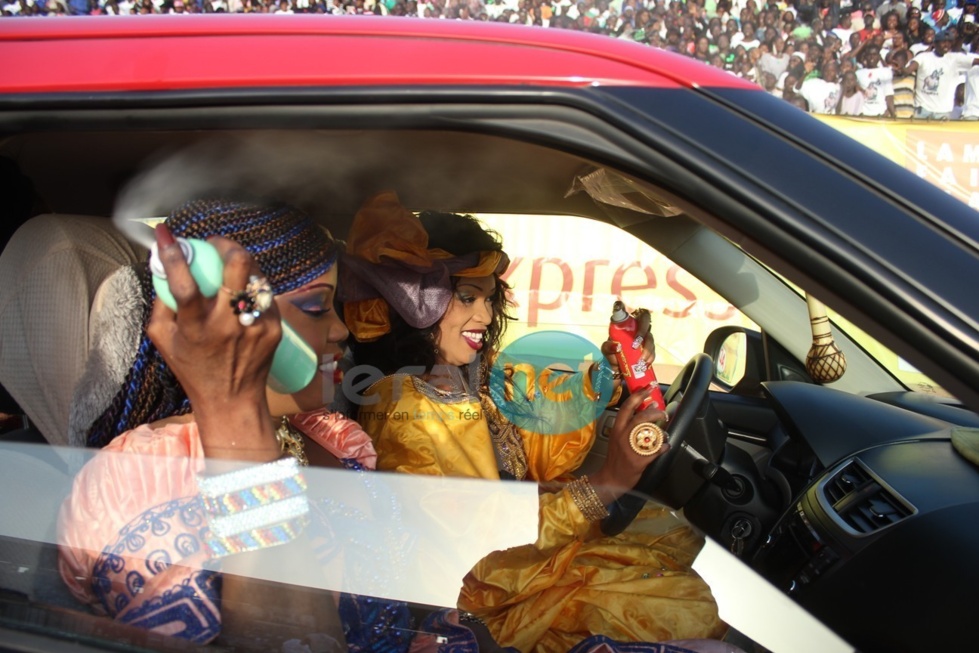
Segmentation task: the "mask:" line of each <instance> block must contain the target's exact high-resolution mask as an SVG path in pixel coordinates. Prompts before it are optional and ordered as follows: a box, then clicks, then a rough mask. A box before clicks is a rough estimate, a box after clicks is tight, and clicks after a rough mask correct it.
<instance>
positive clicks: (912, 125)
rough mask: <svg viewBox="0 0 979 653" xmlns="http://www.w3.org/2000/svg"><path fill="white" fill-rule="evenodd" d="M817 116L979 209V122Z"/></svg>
mask: <svg viewBox="0 0 979 653" xmlns="http://www.w3.org/2000/svg"><path fill="white" fill-rule="evenodd" d="M815 117H816V118H818V119H819V120H822V121H823V122H825V123H826V124H828V125H830V126H831V127H834V128H835V129H838V130H839V131H841V132H843V133H844V134H846V135H847V136H849V137H850V138H852V139H854V140H856V141H859V142H860V143H862V144H863V145H866V146H867V147H869V148H870V149H872V150H875V151H877V152H879V153H880V154H882V155H884V156H886V157H887V158H888V159H890V160H891V161H894V162H895V163H897V164H898V165H900V166H903V167H904V168H906V169H908V170H910V171H911V172H913V173H915V174H916V175H918V176H919V177H921V178H922V179H926V180H928V181H930V182H931V183H933V184H935V185H936V186H938V187H939V188H942V189H944V190H945V191H946V192H948V193H950V194H951V195H953V196H955V197H957V198H958V199H960V200H962V201H963V202H965V203H966V204H968V205H969V206H971V207H972V208H974V209H979V121H949V122H926V121H920V120H880V119H873V118H851V117H847V116H820V115H817V116H815Z"/></svg>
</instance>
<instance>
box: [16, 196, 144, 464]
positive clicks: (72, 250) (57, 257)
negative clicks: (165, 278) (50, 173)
mask: <svg viewBox="0 0 979 653" xmlns="http://www.w3.org/2000/svg"><path fill="white" fill-rule="evenodd" d="M145 258H146V250H145V249H144V248H143V247H141V246H139V245H137V244H134V243H132V242H131V241H129V240H128V239H127V238H126V237H124V236H123V235H122V233H121V232H119V231H118V230H117V229H116V228H115V227H114V226H113V224H112V222H111V221H110V220H109V219H107V218H100V217H90V216H77V215H57V214H46V215H39V216H36V217H34V218H31V219H30V220H28V221H27V222H26V223H24V225H23V226H21V227H20V229H18V230H17V231H16V233H14V235H13V236H12V237H11V239H10V242H9V243H8V244H7V246H6V247H5V248H4V251H3V252H2V254H0V384H2V385H3V387H4V388H6V389H7V391H8V392H9V393H10V395H11V396H12V397H13V398H14V400H15V401H16V402H17V403H18V404H19V405H20V406H21V408H22V409H23V410H24V412H25V413H26V415H27V417H28V418H29V419H30V420H31V422H32V423H33V424H34V426H36V427H37V428H38V429H39V430H40V432H41V434H42V435H43V436H44V438H45V439H46V440H47V441H48V442H49V443H50V444H56V445H68V444H80V443H79V442H77V441H76V442H69V437H68V432H69V431H68V417H69V411H70V406H71V403H72V395H73V392H74V391H75V386H76V384H77V383H78V381H79V379H80V378H81V377H82V374H83V372H84V370H85V363H86V360H87V358H88V353H89V348H90V344H91V342H90V340H91V335H92V328H91V316H92V314H93V310H92V309H93V305H94V303H95V301H96V294H97V291H98V290H99V288H100V286H101V285H102V283H103V281H105V280H106V278H107V277H109V275H110V274H111V273H112V272H114V271H115V270H117V269H118V268H120V267H122V266H126V265H130V264H133V263H136V262H138V261H141V260H145Z"/></svg>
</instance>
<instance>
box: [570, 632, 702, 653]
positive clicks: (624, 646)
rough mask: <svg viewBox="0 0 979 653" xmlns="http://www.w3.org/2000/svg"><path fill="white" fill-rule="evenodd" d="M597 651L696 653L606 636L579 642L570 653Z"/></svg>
mask: <svg viewBox="0 0 979 653" xmlns="http://www.w3.org/2000/svg"><path fill="white" fill-rule="evenodd" d="M596 649H597V650H598V651H601V652H602V653H696V651H691V650H690V649H688V648H683V647H681V646H673V645H672V644H669V643H662V644H656V643H644V642H616V641H615V640H612V639H609V638H608V637H605V636H604V635H592V636H591V637H589V638H588V639H585V640H582V641H580V642H578V644H577V645H576V646H575V647H574V648H572V649H571V650H570V651H568V653H589V652H591V651H595V650H596Z"/></svg>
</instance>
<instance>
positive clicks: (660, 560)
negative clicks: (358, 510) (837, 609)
mask: <svg viewBox="0 0 979 653" xmlns="http://www.w3.org/2000/svg"><path fill="white" fill-rule="evenodd" d="M507 263H508V261H507V257H506V254H505V253H504V252H503V250H502V246H501V244H500V243H499V242H498V240H496V238H495V237H494V236H493V235H492V234H490V233H487V232H486V231H485V230H483V229H482V227H481V226H480V225H479V223H478V222H477V221H476V220H474V219H473V218H471V217H469V216H459V215H454V214H438V213H422V214H420V215H419V216H417V217H416V216H415V215H414V214H413V213H411V212H410V211H408V210H407V209H406V208H405V207H403V206H402V205H401V204H400V202H399V200H398V198H397V196H396V195H395V194H394V193H391V192H388V193H382V194H380V195H378V196H376V197H373V198H371V199H370V200H369V201H368V202H367V203H366V204H365V205H364V206H363V207H362V209H361V210H360V212H359V213H358V215H357V217H356V218H355V221H354V225H353V227H352V230H351V233H350V236H349V239H348V244H347V250H346V254H345V256H344V258H343V267H342V270H341V275H342V279H341V284H340V297H341V300H342V301H343V302H344V319H345V321H346V323H347V325H348V327H349V328H350V330H351V334H352V335H353V336H354V338H355V340H354V342H352V344H351V347H352V350H353V353H354V359H355V362H356V364H357V365H358V366H360V365H367V366H373V367H376V368H377V369H378V370H379V371H380V372H381V373H382V374H383V375H384V376H383V378H381V379H380V380H378V381H377V382H375V383H374V384H373V385H372V386H371V387H370V388H369V389H368V390H367V391H365V393H364V396H363V397H361V398H360V399H357V398H355V400H357V401H360V403H361V404H362V405H361V409H360V412H359V416H360V419H359V421H360V422H361V424H362V426H363V427H364V429H365V430H366V431H367V432H368V433H369V434H370V436H371V437H372V439H373V441H374V446H375V449H376V451H377V456H378V458H377V468H378V469H379V470H392V471H399V472H405V473H409V474H430V475H444V476H462V477H472V478H482V479H494V480H499V479H505V478H513V479H517V480H530V481H536V482H538V483H540V484H542V486H541V487H542V492H541V494H540V498H539V502H540V503H539V531H538V539H537V541H536V542H534V543H532V544H527V545H526V546H521V547H517V548H514V549H510V550H507V551H501V552H496V553H493V554H491V555H490V556H488V557H487V558H485V559H483V560H482V561H481V562H480V563H479V564H477V565H476V567H475V568H474V569H473V570H472V571H471V572H470V573H469V575H468V576H467V577H466V578H465V580H464V582H463V587H462V593H461V595H460V598H459V607H460V608H462V609H464V610H466V611H468V612H470V613H472V614H474V615H475V618H479V619H482V620H483V621H484V622H485V623H486V625H487V626H488V628H489V630H490V632H491V633H492V635H493V637H494V638H495V639H496V641H498V642H500V643H501V644H503V645H506V646H512V647H514V648H516V649H518V650H520V651H524V652H529V651H548V652H551V651H553V652H562V653H563V652H564V651H568V650H571V649H572V648H574V650H575V651H576V652H577V651H585V650H593V649H594V650H602V649H601V647H603V646H604V647H606V648H605V649H604V650H615V644H614V641H625V642H665V641H668V640H672V644H671V645H672V646H684V644H683V643H681V642H679V641H676V640H691V639H701V638H718V637H720V636H722V635H723V634H724V632H725V631H726V626H725V625H724V624H723V623H722V622H721V620H720V619H719V618H718V614H717V608H716V605H715V603H714V600H713V598H712V597H711V594H710V590H709V588H708V587H707V585H706V584H705V583H704V582H703V580H701V579H700V578H699V577H698V576H697V575H696V574H695V573H694V572H693V571H692V570H691V568H690V565H691V563H692V561H693V559H694V557H695V556H696V554H697V552H698V551H699V549H700V546H701V545H702V540H701V539H700V538H699V537H698V536H696V535H695V534H694V533H693V532H692V531H691V530H690V529H689V528H687V527H685V526H683V525H681V524H680V523H679V522H677V521H676V520H674V519H673V518H672V517H671V516H670V515H669V514H668V512H667V511H665V510H661V509H655V508H647V509H646V511H645V512H644V514H642V515H641V516H640V519H639V520H637V522H636V523H634V524H633V527H632V528H630V529H629V530H627V531H626V532H625V533H623V534H622V535H620V536H617V537H614V538H611V537H604V536H602V534H601V533H600V532H599V530H598V521H600V520H601V519H603V518H604V517H605V516H607V514H608V512H607V509H606V506H607V505H609V504H610V503H612V502H613V501H614V500H615V499H616V498H618V497H619V496H621V495H622V494H623V493H624V492H626V491H628V490H629V489H631V488H632V487H633V486H634V485H635V483H636V482H637V481H638V479H639V477H640V475H641V474H642V472H643V470H644V469H645V467H646V465H647V464H648V463H649V462H651V461H652V460H655V459H656V458H657V457H658V455H660V454H661V453H662V451H664V450H665V449H663V450H660V452H658V453H652V454H651V455H642V454H641V453H640V452H639V451H638V450H634V449H633V448H632V447H631V446H630V445H629V444H628V441H629V437H630V434H631V433H634V432H636V429H638V428H639V427H642V426H643V425H645V424H647V423H649V422H656V421H659V420H662V419H664V418H665V415H664V414H663V413H661V412H658V411H656V410H655V409H652V408H651V409H647V410H645V411H642V410H638V409H639V407H640V402H641V401H642V400H643V399H644V398H645V397H644V396H643V395H642V394H641V393H636V394H635V395H633V396H630V397H629V398H628V399H626V400H625V402H624V403H623V405H622V407H621V409H620V411H619V415H618V417H617V419H616V421H615V424H614V427H613V429H612V433H611V435H610V437H609V450H608V455H607V459H606V462H605V464H604V466H603V467H602V468H601V469H600V470H599V471H598V472H596V473H594V474H593V475H591V478H590V479H589V478H587V477H580V478H577V479H575V478H574V477H573V475H572V473H573V472H574V470H575V469H577V468H578V466H579V465H580V464H581V463H582V461H583V460H584V458H585V456H586V455H587V453H588V450H589V449H590V447H591V444H592V442H593V440H594V437H595V423H594V420H593V419H588V420H582V419H581V416H582V414H585V415H588V414H591V415H592V416H595V415H597V412H595V411H594V409H595V406H596V402H602V405H604V402H606V401H608V399H609V397H610V395H611V392H610V385H611V384H613V383H614V382H615V381H614V379H613V375H612V374H611V373H606V372H608V368H607V367H605V366H602V365H596V366H593V368H592V369H591V370H590V371H589V372H588V373H584V374H578V375H576V376H575V377H574V378H572V379H570V380H569V379H564V380H563V382H561V383H560V391H561V392H562V393H563V395H562V397H563V398H562V399H561V400H560V401H554V400H548V397H550V398H551V399H553V397H554V394H553V392H554V391H555V389H556V388H557V387H558V383H559V381H558V379H557V377H556V376H554V375H553V374H552V373H551V372H549V371H545V372H544V373H543V374H540V375H539V376H536V375H534V376H535V378H533V379H530V380H528V379H526V378H525V379H524V381H525V382H526V383H525V384H524V385H523V386H520V385H519V384H517V383H516V382H515V376H514V374H515V369H516V368H514V367H513V366H510V365H508V364H507V363H506V361H503V364H502V365H501V360H500V359H499V358H498V357H499V356H500V355H501V354H500V352H498V350H497V348H498V345H499V342H500V337H501V336H502V333H503V329H504V328H505V325H506V321H507V320H508V317H507V314H506V309H507V307H508V300H507V298H506V291H507V288H508V287H507V285H506V283H505V282H504V281H503V280H502V279H501V278H500V275H501V274H502V273H503V272H504V271H505V270H506V266H507ZM603 351H604V349H603ZM491 369H492V370H494V371H496V372H500V371H501V370H502V372H503V373H502V375H499V374H498V375H497V376H495V377H494V376H492V374H491ZM549 393H550V394H549ZM504 407H505V410H504ZM404 415H407V416H409V417H412V419H397V418H396V416H404ZM460 416H469V417H470V418H465V417H460ZM647 453H648V452H647ZM613 640H614V641H613ZM686 645H687V646H689V647H690V648H697V649H700V650H706V648H709V647H711V646H714V647H715V648H713V650H733V649H730V648H723V647H726V645H724V644H720V643H717V642H710V643H706V644H705V643H704V642H699V643H691V642H686ZM647 646H648V648H642V647H641V646H640V647H637V648H630V649H629V650H655V651H666V650H675V649H670V648H669V647H668V646H666V645H664V644H656V645H652V644H650V645H647Z"/></svg>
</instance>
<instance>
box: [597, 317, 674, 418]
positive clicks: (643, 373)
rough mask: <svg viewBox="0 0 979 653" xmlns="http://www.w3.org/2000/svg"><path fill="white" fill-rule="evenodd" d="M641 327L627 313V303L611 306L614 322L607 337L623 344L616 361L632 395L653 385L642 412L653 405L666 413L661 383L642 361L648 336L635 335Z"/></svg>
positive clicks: (643, 404)
mask: <svg viewBox="0 0 979 653" xmlns="http://www.w3.org/2000/svg"><path fill="white" fill-rule="evenodd" d="M638 328H639V321H638V320H636V318H634V317H633V316H631V315H629V313H628V312H627V311H626V310H625V304H623V303H622V302H621V301H617V302H615V304H614V306H613V307H612V319H611V321H610V322H609V325H608V337H609V338H610V339H612V340H614V341H615V342H617V343H619V345H620V347H619V350H618V351H617V352H616V353H615V358H616V361H617V362H618V364H619V372H621V373H622V379H623V380H624V381H625V384H626V387H627V388H629V392H630V393H633V394H634V393H636V392H642V391H645V390H646V389H647V388H649V387H650V386H652V392H651V393H650V395H649V398H648V399H646V400H645V401H644V402H643V403H642V406H640V410H643V409H645V408H649V407H650V406H655V407H656V408H658V409H659V410H665V409H666V402H665V401H663V393H662V392H661V391H660V389H659V382H657V381H656V374H655V373H654V372H653V368H652V366H649V365H647V364H646V361H644V360H643V358H642V345H643V340H645V338H646V334H644V333H643V334H640V333H636V331H637V330H638Z"/></svg>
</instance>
